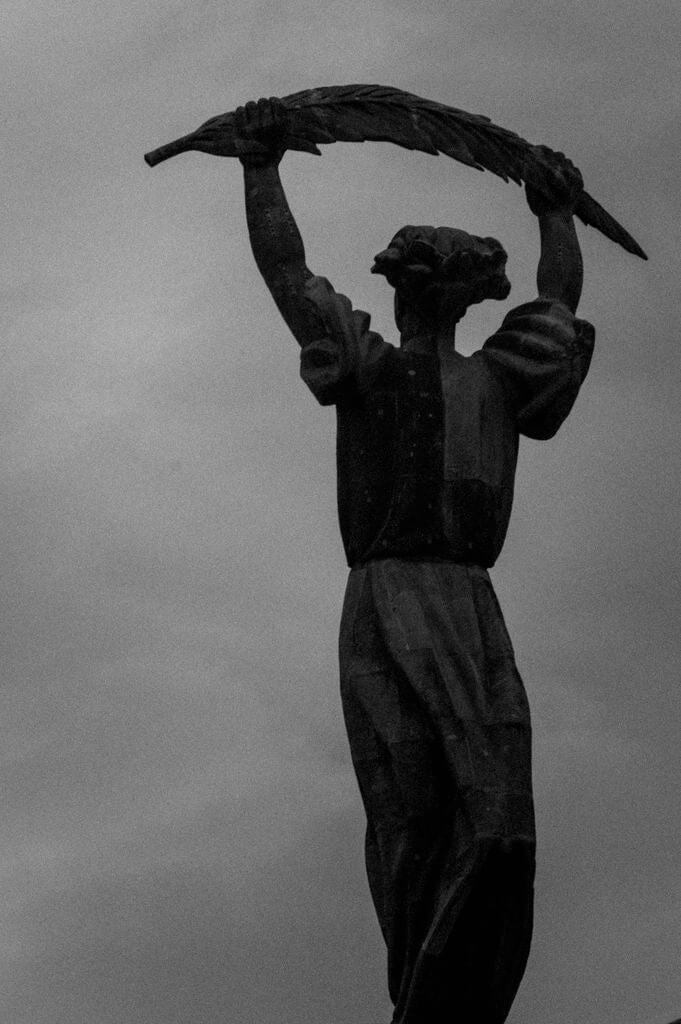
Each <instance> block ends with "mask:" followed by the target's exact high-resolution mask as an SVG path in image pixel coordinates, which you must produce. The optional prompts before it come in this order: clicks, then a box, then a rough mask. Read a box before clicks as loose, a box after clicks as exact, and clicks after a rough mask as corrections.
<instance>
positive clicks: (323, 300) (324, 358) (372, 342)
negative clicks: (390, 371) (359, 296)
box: [300, 276, 392, 405]
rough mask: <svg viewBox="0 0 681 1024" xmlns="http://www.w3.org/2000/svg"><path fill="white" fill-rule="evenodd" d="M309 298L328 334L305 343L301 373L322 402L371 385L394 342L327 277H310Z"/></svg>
mask: <svg viewBox="0 0 681 1024" xmlns="http://www.w3.org/2000/svg"><path fill="white" fill-rule="evenodd" d="M305 300H306V301H307V302H310V303H312V305H313V306H314V308H315V310H316V312H317V314H318V315H319V317H320V318H321V321H322V323H323V326H324V334H323V336H321V337H319V338H317V339H315V340H314V341H311V342H308V343H307V344H305V345H303V346H302V349H301V353H300V375H301V377H302V378H303V380H304V381H305V383H306V384H307V386H308V387H309V388H310V390H311V391H312V393H313V395H314V396H315V398H316V399H317V401H318V402H319V403H320V404H321V405H333V404H334V403H335V402H337V401H338V400H339V399H340V398H341V397H342V396H343V395H347V394H348V393H350V392H351V391H352V390H353V389H355V390H360V391H361V390H362V389H364V388H366V387H368V386H370V383H371V379H372V377H373V376H374V375H375V372H376V371H377V369H378V367H379V366H380V363H381V361H382V359H383V357H384V356H385V354H386V353H387V352H389V351H392V345H389V344H388V343H387V342H385V341H384V340H383V338H382V337H381V336H380V334H376V332H375V331H372V330H370V329H369V325H370V322H371V318H370V316H369V314H368V313H365V312H363V311H362V310H361V309H353V308H352V303H351V302H350V300H349V299H348V298H347V297H346V296H345V295H340V294H339V293H338V292H336V291H334V289H333V288H332V286H331V285H330V284H329V282H328V281H327V280H326V278H325V277H314V276H313V277H310V278H309V279H308V281H307V283H306V285H305Z"/></svg>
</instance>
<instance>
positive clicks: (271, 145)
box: [234, 96, 290, 167]
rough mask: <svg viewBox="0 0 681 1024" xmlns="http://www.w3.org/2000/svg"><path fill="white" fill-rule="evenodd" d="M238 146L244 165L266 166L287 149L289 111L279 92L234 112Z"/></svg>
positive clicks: (240, 158) (276, 162) (276, 160)
mask: <svg viewBox="0 0 681 1024" xmlns="http://www.w3.org/2000/svg"><path fill="white" fill-rule="evenodd" d="M234 123H235V126H236V131H237V138H236V146H237V150H238V155H239V160H240V161H241V163H242V164H243V165H244V167H265V166H266V165H268V164H274V165H275V166H276V165H277V164H278V163H279V161H280V160H281V158H282V156H283V155H284V153H285V152H286V146H285V145H284V138H285V136H286V133H287V130H288V128H289V124H290V114H289V111H288V110H287V109H286V107H285V106H284V104H283V103H282V102H281V100H279V99H277V98H276V96H272V97H271V98H270V99H260V100H258V102H257V103H254V102H252V101H251V102H250V103H247V104H246V105H245V106H243V107H238V108H237V109H236V111H235V112H234Z"/></svg>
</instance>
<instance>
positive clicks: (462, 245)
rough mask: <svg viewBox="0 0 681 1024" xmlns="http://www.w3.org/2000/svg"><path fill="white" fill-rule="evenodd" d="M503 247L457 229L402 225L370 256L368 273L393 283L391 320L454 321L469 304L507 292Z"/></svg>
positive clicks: (427, 323) (437, 324)
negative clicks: (392, 315) (376, 274)
mask: <svg viewBox="0 0 681 1024" xmlns="http://www.w3.org/2000/svg"><path fill="white" fill-rule="evenodd" d="M505 264H506V252H505V250H504V248H503V246H502V245H501V244H500V243H499V242H497V241H496V239H494V238H478V237H477V236H476V235H469V234H468V232H467V231H461V230H460V229H458V228H432V227H428V226H420V227H414V226H407V227H404V228H401V229H400V231H398V233H397V234H396V235H395V236H394V238H393V240H392V242H391V243H390V245H389V247H388V249H386V250H384V251H383V252H382V253H379V254H378V255H377V256H376V259H375V264H374V266H373V267H372V273H378V274H383V275H385V277H386V278H387V279H388V281H389V283H390V284H392V285H393V287H394V288H395V320H396V322H397V326H398V328H399V329H400V331H402V329H403V328H402V325H403V324H404V323H405V322H406V320H409V321H410V322H411V329H412V330H413V328H414V321H417V322H419V321H420V323H421V324H422V325H423V327H424V328H425V329H432V328H434V327H437V328H442V327H446V326H448V325H452V326H453V325H454V324H456V323H457V322H458V321H459V320H460V319H461V318H462V316H464V314H465V312H466V310H467V309H468V307H469V306H470V305H472V304H473V303H476V302H482V301H483V300H485V299H487V298H494V299H503V298H506V296H507V295H508V292H509V291H510V287H511V286H510V284H509V282H508V279H507V278H506V274H505Z"/></svg>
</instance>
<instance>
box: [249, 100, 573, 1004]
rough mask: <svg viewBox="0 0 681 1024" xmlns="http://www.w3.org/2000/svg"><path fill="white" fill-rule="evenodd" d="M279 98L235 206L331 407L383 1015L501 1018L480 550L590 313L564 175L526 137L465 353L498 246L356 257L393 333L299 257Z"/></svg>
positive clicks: (522, 767) (496, 836)
mask: <svg viewBox="0 0 681 1024" xmlns="http://www.w3.org/2000/svg"><path fill="white" fill-rule="evenodd" d="M286 116H287V115H286V111H285V109H284V108H283V107H282V106H281V104H280V103H278V101H276V100H261V101H259V102H258V103H257V104H255V103H252V104H247V106H246V107H242V108H240V109H239V111H237V117H236V120H237V125H238V128H239V134H240V139H241V140H242V149H243V152H242V155H241V157H240V159H241V161H242V163H243V165H244V174H245V187H246V213H247V221H248V228H249V234H250V239H251V244H252V247H253V252H254V255H255V259H256V263H257V265H258V268H259V269H260V271H261V273H262V275H263V277H264V279H265V282H266V283H267V286H268V288H269V290H270V291H271V293H272V296H273V298H274V300H275V302H276V304H277V306H278V308H279V310H280V312H281V314H282V316H283V317H284V319H285V321H286V323H287V324H288V325H289V327H290V328H291V331H292V332H293V334H294V336H295V337H296V339H297V340H298V342H299V344H300V346H301V374H302V377H303V380H304V381H305V382H306V384H307V385H308V386H309V387H310V389H311V390H312V392H313V394H314V395H315V396H316V398H317V399H318V400H319V402H320V403H321V404H322V405H331V404H333V405H335V406H336V413H337V421H338V450H337V457H338V507H339V518H340V527H341V533H342V537H343V542H344V546H345V550H346V554H347V559H348V564H349V566H350V576H349V580H348V587H347V592H346V597H345V604H344V608H343V617H342V623H341V633H340V670H341V694H342V702H343V711H344V715H345V720H346V725H347V730H348V737H349V741H350V747H351V753H352V759H353V764H354V767H355V771H356V774H357V779H358V782H359V786H360V790H361V794H362V799H363V802H364V806H365V809H366V813H367V835H366V863H367V872H368V877H369V884H370V888H371V894H372V898H373V901H374V905H375V908H376V912H377V915H378V919H379V923H380V926H381V930H382V932H383V936H384V938H385V941H386V945H387V951H388V983H389V991H390V996H391V998H392V1001H393V1003H394V1006H395V1012H394V1016H393V1022H394V1024H455V1022H457V1024H502V1022H503V1021H504V1020H505V1019H506V1017H507V1014H508V1012H509V1009H510V1006H511V1003H512V1001H513V999H514V997H515V994H516V991H517V988H518V985H519V984H520V980H521V978H522V975H523V972H524V969H525V964H526V961H527V955H528V952H529V945H530V937H531V930H532V899H533V880H534V850H535V840H534V817H533V807H532V790H531V763H530V758H531V751H530V720H529V710H528V705H527V698H526V696H525V691H524V688H523V684H522V681H521V679H520V676H519V674H518V671H517V669H516V665H515V661H514V656H513V649H512V646H511V642H510V640H509V637H508V634H507V631H506V627H505V625H504V620H503V617H502V614H501V611H500V609H499V605H498V603H497V600H496V597H495V594H494V590H493V588H492V584H491V581H490V578H489V574H488V571H487V570H488V568H489V567H490V566H492V565H493V564H494V562H495V560H496V558H497V556H498V554H499V552H500V550H501V547H502V544H503V541H504V537H505V534H506V529H507V526H508V521H509V516H510V511H511V503H512V497H513V482H514V474H515V466H516V458H517V451H518V439H519V435H520V434H525V435H527V436H529V437H533V438H549V437H551V436H553V434H554V433H555V432H556V430H557V429H558V428H559V426H560V424H561V423H562V421H563V420H564V418H565V417H566V415H567V414H568V412H569V411H570V408H571V407H572V404H573V402H574V400H575V398H576V395H577V392H578V390H579V387H580V385H581V383H582V381H583V379H584V377H585V375H586V372H587V369H588V366H589V361H590V358H591V352H592V349H593V328H592V327H591V326H590V325H589V324H587V323H586V322H585V321H581V320H577V319H576V318H575V316H574V314H575V311H576V308H577V303H578V301H579V297H580V293H581V287H582V262H581V256H580V251H579V246H578V243H577V236H576V233H575V229H574V224H573V218H572V211H573V209H574V204H575V202H576V199H577V197H578V196H579V194H580V192H581V190H582V180H581V176H580V174H579V172H578V171H577V170H576V169H575V168H574V167H573V166H572V164H571V163H570V162H569V161H568V160H566V159H565V158H564V157H563V156H562V155H561V154H552V153H551V152H550V151H549V150H544V151H543V157H544V161H545V162H546V163H548V166H549V168H550V170H549V171H548V172H547V173H548V178H547V192H546V194H544V193H542V195H541V196H540V195H539V194H538V193H537V192H535V191H533V190H532V189H529V188H528V190H527V197H528V201H529V204H530V208H531V209H532V211H533V212H534V213H535V214H536V215H537V216H538V219H539V228H540V236H541V256H540V260H539V268H538V273H537V284H538V292H539V297H538V298H537V299H535V300H534V301H533V302H528V303H526V304H524V305H522V306H520V307H518V308H516V309H514V310H513V311H511V312H510V313H509V314H508V315H507V316H506V318H505V319H504V321H503V323H502V325H501V327H500V329H499V330H498V331H497V332H496V334H494V335H493V336H492V337H491V338H489V339H488V340H487V341H486V342H485V344H484V346H483V348H482V349H481V350H480V351H478V352H476V353H475V354H474V355H473V356H471V357H468V358H465V357H463V356H461V355H460V354H459V353H457V352H456V349H455V344H454V338H455V329H456V324H457V322H458V321H459V320H460V319H461V317H462V316H463V315H464V313H465V312H466V309H467V307H468V306H469V305H471V304H472V303H475V302H480V301H483V300H484V299H486V298H496V299H503V298H505V297H506V296H507V295H508V292H509V290H510V285H509V282H508V280H507V278H506V274H505V263H506V253H505V251H504V250H503V248H502V246H501V245H500V244H499V242H497V241H496V240H495V239H492V238H477V237H474V236H471V235H468V234H467V233H466V232H464V231H459V230H455V229H452V228H432V227H413V226H410V227H404V228H402V229H401V230H400V231H399V232H398V233H397V234H396V235H395V237H394V238H393V239H392V241H391V242H390V244H389V246H388V248H387V249H386V250H385V251H384V252H382V253H379V255H378V256H377V257H376V262H375V264H374V267H373V268H372V270H373V272H374V273H379V274H383V275H384V276H385V277H386V278H387V280H388V281H389V283H390V284H391V285H392V286H393V287H394V288H395V319H396V323H397V327H398V330H399V332H400V346H399V348H397V347H395V346H393V345H391V344H388V343H387V342H385V341H384V340H383V339H382V338H381V337H380V336H379V335H378V334H376V333H375V332H373V331H371V330H370V327H369V317H368V315H367V314H366V313H363V312H361V311H358V310H353V309H352V307H351V304H350V302H349V300H348V299H347V298H345V296H343V295H339V294H337V293H336V292H335V291H334V290H333V289H332V287H331V285H330V284H329V283H328V281H326V280H325V279H324V278H320V277H316V276H315V275H313V274H312V273H311V272H310V271H309V270H308V268H307V266H306V264H305V252H304V248H303V243H302V240H301V237H300V234H299V232H298V229H297V227H296V225H295V222H294V220H293V217H292V215H291V212H290V210H289V207H288V204H287V202H286V197H285V195H284V192H283V189H282V185H281V181H280V178H279V173H278V169H277V165H278V163H279V161H280V159H281V157H282V155H283V152H282V148H281V143H280V140H281V139H282V138H283V135H284V133H285V125H286ZM254 142H256V143H258V145H257V146H254V145H253V143H254ZM255 150H257V152H256V151H255ZM547 196H552V197H553V198H552V199H551V198H547Z"/></svg>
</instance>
